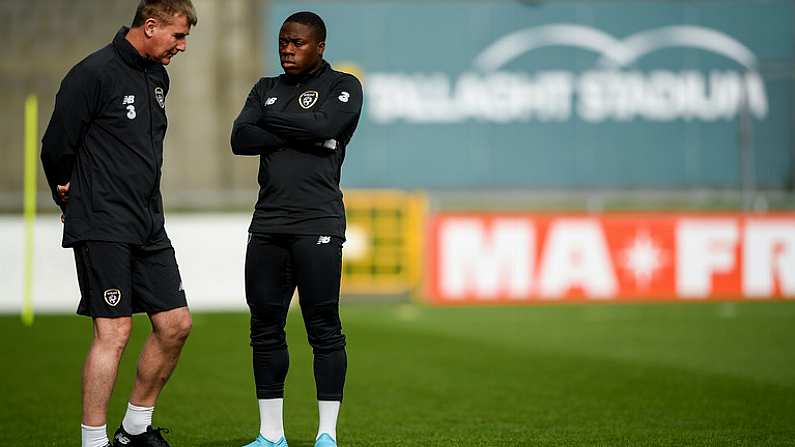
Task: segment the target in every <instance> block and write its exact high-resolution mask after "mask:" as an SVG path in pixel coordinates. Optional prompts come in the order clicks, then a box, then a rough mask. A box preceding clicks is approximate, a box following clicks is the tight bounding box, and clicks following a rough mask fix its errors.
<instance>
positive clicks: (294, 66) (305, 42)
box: [279, 22, 326, 75]
mask: <svg viewBox="0 0 795 447" xmlns="http://www.w3.org/2000/svg"><path fill="white" fill-rule="evenodd" d="M325 48H326V43H325V42H318V39H317V36H316V35H315V31H314V29H312V27H310V26H307V25H304V24H302V23H295V22H286V23H285V24H284V25H282V29H281V31H279V59H281V62H282V68H283V69H284V72H285V73H287V74H290V75H300V74H304V73H307V72H310V71H312V70H314V69H315V68H316V67H317V66H318V64H320V61H321V60H322V59H323V50H324V49H325Z"/></svg>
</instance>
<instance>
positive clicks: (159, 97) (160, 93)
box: [155, 87, 166, 109]
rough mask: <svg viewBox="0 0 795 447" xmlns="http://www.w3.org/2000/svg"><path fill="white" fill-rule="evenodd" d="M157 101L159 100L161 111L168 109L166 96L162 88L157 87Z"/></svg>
mask: <svg viewBox="0 0 795 447" xmlns="http://www.w3.org/2000/svg"><path fill="white" fill-rule="evenodd" d="M155 99H157V103H158V104H160V108H161V109H165V108H166V95H165V94H163V89H162V88H160V87H155Z"/></svg>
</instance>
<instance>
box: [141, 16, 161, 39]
mask: <svg viewBox="0 0 795 447" xmlns="http://www.w3.org/2000/svg"><path fill="white" fill-rule="evenodd" d="M159 26H160V23H159V22H158V21H157V19H155V18H153V17H150V18H148V19H146V21H145V22H144V34H145V35H146V37H152V36H154V35H155V31H156V30H157V28H158V27H159Z"/></svg>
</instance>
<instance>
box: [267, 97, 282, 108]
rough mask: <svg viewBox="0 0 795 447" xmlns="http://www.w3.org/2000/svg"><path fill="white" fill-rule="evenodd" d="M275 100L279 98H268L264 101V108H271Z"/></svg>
mask: <svg viewBox="0 0 795 447" xmlns="http://www.w3.org/2000/svg"><path fill="white" fill-rule="evenodd" d="M277 99H279V98H274V97H270V98H268V99H267V101H265V105H266V106H272V105H274V104H276V100H277Z"/></svg>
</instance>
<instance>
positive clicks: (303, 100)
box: [298, 90, 320, 109]
mask: <svg viewBox="0 0 795 447" xmlns="http://www.w3.org/2000/svg"><path fill="white" fill-rule="evenodd" d="M318 96H320V95H319V94H318V92H316V91H314V90H307V91H305V92H303V93H301V96H299V97H298V104H300V105H301V107H303V108H305V109H308V108H310V107H312V106H313V105H315V103H316V102H317V98H318Z"/></svg>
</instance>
